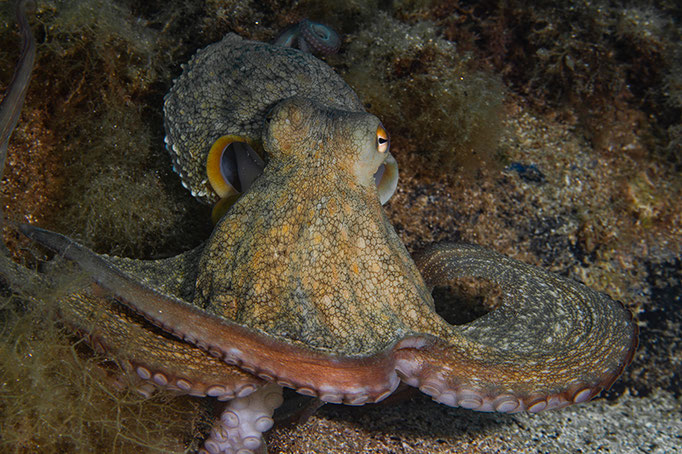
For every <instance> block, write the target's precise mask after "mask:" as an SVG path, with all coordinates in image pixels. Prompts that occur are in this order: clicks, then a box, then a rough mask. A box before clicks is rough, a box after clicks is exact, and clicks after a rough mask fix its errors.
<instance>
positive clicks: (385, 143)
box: [377, 125, 391, 153]
mask: <svg viewBox="0 0 682 454" xmlns="http://www.w3.org/2000/svg"><path fill="white" fill-rule="evenodd" d="M390 147H391V139H390V138H389V137H388V133H387V132H386V130H385V129H384V127H383V125H379V127H378V128H377V151H378V152H379V153H386V152H387V151H388V149H389V148H390Z"/></svg>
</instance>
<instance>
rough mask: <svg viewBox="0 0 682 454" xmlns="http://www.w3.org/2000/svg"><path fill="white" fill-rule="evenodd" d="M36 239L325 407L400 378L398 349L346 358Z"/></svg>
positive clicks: (46, 236) (201, 340) (209, 348)
mask: <svg viewBox="0 0 682 454" xmlns="http://www.w3.org/2000/svg"><path fill="white" fill-rule="evenodd" d="M19 228H20V230H21V231H22V232H23V233H24V234H25V235H26V236H28V237H29V238H32V239H33V240H35V241H37V242H39V243H41V244H43V245H45V246H47V247H49V248H51V249H54V250H56V251H57V252H58V253H60V254H61V255H63V256H64V257H66V258H67V259H70V260H73V261H75V262H76V263H77V264H78V265H79V266H80V267H81V268H82V269H83V270H84V271H85V272H86V273H88V275H89V276H90V277H91V278H92V279H93V280H94V282H95V283H96V284H97V285H98V286H100V287H102V288H103V289H106V290H107V291H108V292H110V293H111V294H113V296H114V299H115V300H116V301H117V302H118V303H121V304H123V305H124V306H127V307H128V308H130V309H132V310H133V311H135V312H137V313H139V314H140V315H142V316H143V317H144V318H145V319H147V320H148V321H150V322H151V323H153V324H154V325H156V326H157V327H159V328H161V330H163V331H164V332H166V333H169V334H171V335H173V336H175V337H176V338H179V339H181V340H183V341H184V342H185V343H188V344H191V345H195V346H197V347H199V349H201V350H203V351H205V352H208V354H209V355H211V356H213V357H215V358H219V359H221V360H222V361H224V362H226V363H227V364H231V365H235V366H237V367H239V368H240V369H241V370H244V371H246V372H249V373H251V374H253V375H255V376H257V377H259V378H261V379H264V380H267V381H270V382H276V383H277V384H279V385H281V386H286V387H290V388H294V389H296V390H297V391H298V392H299V393H301V394H304V395H310V396H316V397H319V398H320V399H321V400H323V401H325V402H335V403H341V402H343V403H347V404H351V405H362V404H364V403H367V402H376V401H378V400H381V399H383V398H385V397H386V396H388V395H389V394H390V393H391V392H393V390H395V388H396V387H397V386H398V384H399V382H400V380H399V378H398V376H397V374H396V371H395V359H394V356H393V355H392V350H391V349H390V348H387V349H385V350H383V351H381V352H378V353H376V354H373V355H370V356H362V357H350V356H339V355H335V354H333V353H332V352H326V351H320V350H313V349H310V348H308V347H306V346H305V345H302V344H299V343H295V342H292V341H290V340H286V339H281V338H276V337H273V336H269V335H268V334H267V333H265V332H262V331H259V330H254V329H250V328H248V327H245V326H241V325H239V324H237V323H235V322H233V321H230V320H226V319H224V318H221V317H218V316H215V315H213V314H209V313H207V312H205V311H203V310H201V309H200V308H198V307H196V306H193V305H191V304H190V303H188V302H186V301H184V300H182V299H180V298H177V297H174V296H173V295H168V294H164V293H162V292H160V291H158V290H156V289H153V288H151V287H149V286H147V285H145V284H143V283H141V282H139V281H137V280H135V279H134V278H132V277H130V276H129V275H127V274H126V273H125V272H124V271H122V270H121V269H119V268H118V267H116V266H114V265H113V264H112V262H111V261H109V260H107V259H106V258H105V257H103V256H100V255H97V254H95V253H94V252H92V251H91V250H89V249H87V248H85V247H83V246H81V245H79V244H78V243H76V242H74V241H72V240H70V239H69V238H67V237H65V236H63V235H60V234H58V233H54V232H50V231H47V230H43V229H40V228H37V227H33V226H30V225H27V224H23V225H21V226H19Z"/></svg>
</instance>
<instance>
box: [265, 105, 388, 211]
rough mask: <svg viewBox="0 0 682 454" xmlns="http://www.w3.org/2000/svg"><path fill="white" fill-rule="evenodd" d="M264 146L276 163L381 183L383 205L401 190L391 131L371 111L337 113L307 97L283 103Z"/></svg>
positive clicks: (269, 122) (268, 125)
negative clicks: (333, 172)
mask: <svg viewBox="0 0 682 454" xmlns="http://www.w3.org/2000/svg"><path fill="white" fill-rule="evenodd" d="M263 147H264V149H265V152H266V153H267V155H268V157H269V158H270V160H271V162H295V163H296V164H297V165H300V166H305V167H323V168H325V169H328V170H329V169H331V170H333V171H337V172H343V173H345V174H347V175H349V176H350V177H351V178H352V179H353V180H354V181H355V182H356V183H357V184H359V185H361V186H366V187H370V186H373V185H376V187H377V191H378V193H379V199H380V200H381V203H385V202H386V201H387V200H388V199H389V198H390V197H391V196H392V195H393V193H394V192H395V189H396V186H397V184H398V164H397V163H396V161H395V159H394V158H393V156H392V155H391V154H390V152H389V149H390V139H389V136H388V133H387V132H386V130H385V129H384V127H383V125H382V124H381V122H380V121H379V119H378V118H377V117H375V116H374V115H371V114H368V113H366V112H348V111H343V110H337V109H333V108H330V107H327V106H324V105H322V104H319V103H317V102H315V101H312V100H310V99H306V98H300V97H293V98H289V99H286V100H284V101H281V102H280V103H278V104H277V105H276V106H275V107H274V108H272V110H271V111H270V112H269V113H268V115H267V116H266V118H265V128H264V132H263Z"/></svg>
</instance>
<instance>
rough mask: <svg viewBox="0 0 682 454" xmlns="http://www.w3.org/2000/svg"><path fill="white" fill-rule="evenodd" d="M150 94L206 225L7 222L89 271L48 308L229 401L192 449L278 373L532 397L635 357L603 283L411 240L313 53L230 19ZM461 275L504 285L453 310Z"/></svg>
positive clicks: (379, 128)
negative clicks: (157, 95) (132, 245)
mask: <svg viewBox="0 0 682 454" xmlns="http://www.w3.org/2000/svg"><path fill="white" fill-rule="evenodd" d="M164 112H165V128H166V144H167V148H168V150H169V151H170V153H171V156H172V161H173V165H174V168H175V170H176V172H177V173H178V174H179V175H180V177H181V180H182V182H183V185H184V186H185V187H187V188H188V189H189V190H190V191H191V192H192V193H193V194H194V195H195V196H196V197H197V198H199V199H200V200H202V201H204V202H209V203H213V202H218V203H220V202H219V201H221V200H225V199H227V198H231V199H230V202H229V204H228V206H227V208H226V209H225V210H224V212H221V213H220V214H219V216H217V218H218V219H217V224H216V226H215V229H214V231H213V233H212V234H211V236H210V237H209V238H208V240H206V241H205V242H204V243H203V244H201V245H200V246H198V247H197V248H195V249H192V250H190V251H187V252H184V253H182V254H180V255H177V256H174V257H170V258H165V259H161V260H135V259H129V258H124V257H113V256H107V255H101V254H96V253H94V252H93V251H91V250H89V249H88V248H86V247H84V246H82V245H79V244H78V243H76V242H75V241H73V240H71V239H69V238H67V237H65V236H63V235H60V234H58V233H54V232H50V231H47V230H43V229H41V228H39V227H36V226H32V225H27V224H23V225H21V226H19V229H20V230H21V231H22V232H23V233H24V234H25V235H27V236H28V237H30V238H32V239H33V240H35V241H37V242H39V243H41V244H43V245H45V246H47V247H49V248H52V249H54V250H55V251H57V252H58V254H60V255H61V256H63V257H65V258H67V259H69V260H71V261H73V262H75V263H76V264H77V265H78V266H79V267H80V268H82V270H83V271H84V272H85V273H86V274H87V275H88V276H89V280H88V282H86V283H84V284H82V285H81V286H79V288H77V289H75V290H74V291H72V292H71V293H69V294H67V295H65V296H63V297H61V299H60V310H61V316H62V317H63V319H64V321H65V323H67V324H69V325H71V326H73V327H74V329H76V330H78V331H79V332H82V333H84V334H85V335H86V336H87V338H88V339H89V341H90V342H91V344H92V345H93V346H94V347H95V348H96V349H101V350H103V351H106V352H108V354H109V355H111V356H112V357H114V358H116V359H117V360H118V361H119V362H120V363H121V364H123V365H124V366H125V368H126V369H127V370H128V371H130V373H131V374H134V375H136V376H137V377H139V379H140V380H141V382H142V383H144V384H143V385H141V389H156V388H161V389H165V390H169V391H173V392H179V393H187V394H190V395H193V396H200V397H208V398H215V399H218V400H219V401H224V402H225V406H224V409H223V410H222V413H221V415H220V418H219V420H218V421H217V422H216V423H215V425H214V427H213V429H212V430H211V432H210V434H209V436H208V438H207V439H206V440H205V442H204V445H203V448H202V450H203V452H208V453H213V454H214V453H236V452H239V453H251V452H257V451H259V450H262V449H263V447H264V442H263V433H264V432H266V431H267V430H269V429H270V427H271V426H272V424H273V419H272V416H273V412H274V410H275V409H276V408H277V407H278V406H280V405H281V404H282V399H283V397H282V389H283V388H291V389H293V390H295V391H296V392H298V393H300V394H302V395H305V396H312V397H314V398H317V399H319V400H320V401H322V402H326V403H333V404H346V405H364V404H367V403H373V402H379V401H382V400H383V399H385V398H386V397H388V396H389V395H391V394H392V393H394V392H395V391H396V390H397V389H398V388H399V386H400V387H415V388H418V389H419V390H420V391H421V392H423V393H425V394H427V395H429V396H431V397H432V398H433V399H434V400H435V401H437V402H439V403H442V404H445V405H449V406H460V407H464V408H467V409H471V410H477V411H486V412H490V411H496V412H504V413H513V412H520V411H528V412H539V411H541V410H548V409H558V408H562V407H566V406H568V405H571V404H577V403H581V402H586V401H589V400H590V399H592V398H594V397H595V396H596V395H598V394H599V393H600V392H601V391H602V390H604V389H607V388H608V387H609V386H610V385H611V384H612V383H613V382H614V380H615V379H616V378H617V377H618V376H619V375H620V373H621V372H622V371H623V369H624V367H625V366H626V365H627V364H628V363H629V362H630V361H631V359H632V357H633V354H634V350H635V348H636V344H637V327H636V325H635V324H634V323H633V320H632V316H631V314H630V312H629V311H628V310H627V309H625V308H624V307H623V305H622V304H621V303H620V302H618V301H614V300H613V299H611V298H610V297H609V296H607V295H606V294H604V293H600V292H597V291H594V290H592V289H590V288H588V287H586V286H584V285H582V284H580V283H578V282H575V281H573V280H570V279H568V278H565V277H562V276H559V275H556V274H552V273H550V272H547V271H545V270H543V269H541V268H538V267H535V266H531V265H528V264H525V263H523V262H520V261H518V260H515V259H512V258H509V257H506V256H504V255H502V254H499V253H497V252H495V251H492V250H490V249H486V248H484V247H481V246H477V245H471V244H454V243H444V244H437V245H434V246H432V247H430V248H428V249H426V250H425V251H423V252H422V253H421V254H420V255H418V256H417V257H416V259H413V258H412V257H411V256H410V254H409V253H408V251H407V249H406V248H405V246H404V245H403V243H402V242H401V240H400V238H399V237H398V235H397V234H396V232H395V230H394V228H393V226H392V225H391V222H390V220H389V219H388V217H387V215H386V214H385V212H384V210H383V208H382V202H383V201H385V200H387V199H388V198H390V196H391V194H392V192H393V190H394V189H395V184H397V165H396V164H395V160H394V159H393V157H392V156H391V154H390V139H389V137H388V133H387V132H386V130H385V129H384V127H383V125H382V123H381V122H380V120H379V119H378V118H377V117H376V116H374V115H372V114H370V113H367V112H366V111H365V109H364V107H363V105H362V103H361V102H360V100H359V99H358V97H357V95H356V94H355V93H354V92H353V90H352V89H351V88H350V87H349V86H348V85H346V83H345V82H344V81H343V80H342V79H341V78H340V77H339V76H338V75H337V74H336V73H335V72H334V71H333V70H332V69H331V68H330V67H329V66H327V65H326V64H325V63H324V62H322V61H321V60H318V59H316V58H315V57H313V56H312V55H310V54H308V53H304V52H302V51H300V50H297V49H293V48H290V47H283V46H277V45H271V44H267V43H260V42H253V41H248V40H244V39H242V38H240V37H239V36H237V35H234V34H229V35H227V36H226V37H225V38H224V39H223V40H222V41H220V42H218V43H214V44H212V45H210V46H208V47H206V48H205V49H202V50H200V51H199V52H198V53H197V54H196V55H195V56H194V57H193V58H192V59H191V61H190V62H189V63H188V64H187V65H186V66H185V68H184V72H183V73H182V75H181V76H180V77H179V78H178V79H177V80H176V81H175V82H174V85H173V87H172V89H171V90H170V92H169V93H168V94H167V96H166V98H165V105H164ZM235 194H236V196H235ZM462 278H469V279H471V278H475V279H479V280H485V281H489V282H492V283H493V284H494V285H497V286H498V287H499V288H501V289H502V294H503V297H502V299H501V302H500V303H499V304H498V305H497V307H495V308H494V309H493V310H492V311H490V312H489V313H487V314H486V315H484V316H481V317H480V318H478V319H476V320H474V321H472V322H470V323H466V324H462V325H452V324H450V323H448V322H447V321H445V320H444V319H443V318H442V317H441V316H440V315H438V313H437V312H436V310H435V304H434V300H433V297H432V289H433V288H434V287H435V286H444V285H448V284H450V283H452V282H453V281H455V280H457V279H462Z"/></svg>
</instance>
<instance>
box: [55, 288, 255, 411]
mask: <svg viewBox="0 0 682 454" xmlns="http://www.w3.org/2000/svg"><path fill="white" fill-rule="evenodd" d="M59 312H60V316H61V318H62V319H63V320H64V322H65V323H67V324H69V325H71V326H72V327H73V328H76V329H77V330H78V331H80V332H82V333H84V334H86V335H87V338H88V340H89V342H90V344H91V345H92V346H93V347H94V348H95V349H96V350H98V351H103V352H107V353H108V354H110V355H112V356H113V357H114V358H116V359H117V361H118V363H119V364H120V365H121V366H122V367H123V369H124V370H126V371H127V372H130V373H134V374H136V375H137V376H138V377H139V378H141V379H143V380H145V381H146V384H145V385H144V386H140V387H139V389H140V391H141V392H146V391H147V390H148V388H149V386H148V385H152V386H153V387H157V388H162V389H167V390H171V391H176V392H179V393H186V394H191V395H193V396H212V397H216V398H218V399H219V400H228V399H232V398H234V397H236V396H246V395H248V394H251V393H252V392H253V391H255V390H256V389H257V388H259V387H261V386H263V385H264V382H263V380H261V379H259V378H257V377H254V376H253V375H251V374H249V373H247V372H244V371H242V370H241V369H239V368H237V367H235V366H231V365H229V364H226V363H225V362H223V361H221V360H219V359H218V358H215V357H213V356H211V355H209V354H208V353H206V352H204V351H202V350H200V349H198V348H196V347H195V346H193V345H190V344H188V343H186V342H183V341H182V340H179V339H177V338H175V337H172V336H169V335H168V334H167V333H165V332H163V331H162V330H160V329H158V328H156V327H154V326H152V325H150V324H149V323H148V322H147V321H146V320H144V319H143V318H142V317H140V316H139V315H137V314H135V313H132V312H131V311H130V310H128V309H127V308H125V307H124V306H122V305H120V304H118V303H117V302H116V301H115V300H114V299H113V298H111V297H108V296H106V293H105V292H103V291H102V289H101V288H99V287H98V286H97V285H95V284H91V285H89V286H87V287H85V288H83V289H81V290H79V291H77V292H75V293H72V294H70V295H68V296H67V297H64V298H61V300H60V306H59Z"/></svg>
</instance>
